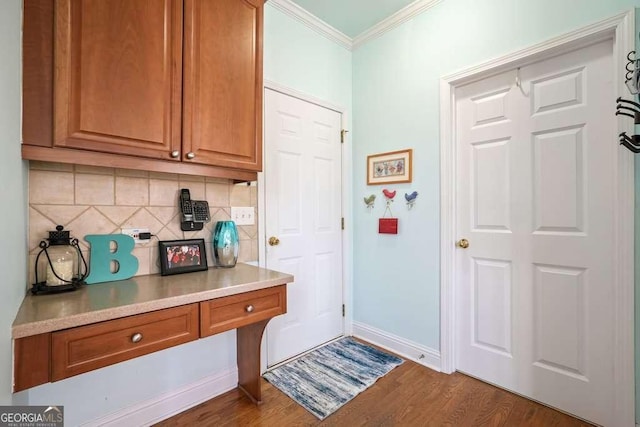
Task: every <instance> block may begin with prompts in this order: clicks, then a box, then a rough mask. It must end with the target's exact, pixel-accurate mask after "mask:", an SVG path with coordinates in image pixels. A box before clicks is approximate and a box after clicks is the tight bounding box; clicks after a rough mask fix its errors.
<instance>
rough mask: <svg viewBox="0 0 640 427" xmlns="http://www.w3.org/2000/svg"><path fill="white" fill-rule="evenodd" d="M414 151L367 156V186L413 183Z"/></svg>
mask: <svg viewBox="0 0 640 427" xmlns="http://www.w3.org/2000/svg"><path fill="white" fill-rule="evenodd" d="M412 156H413V150H412V149H407V150H400V151H391V152H389V153H380V154H372V155H370V156H367V185H378V184H398V183H402V182H411V179H412V173H413V170H412V167H413V166H412Z"/></svg>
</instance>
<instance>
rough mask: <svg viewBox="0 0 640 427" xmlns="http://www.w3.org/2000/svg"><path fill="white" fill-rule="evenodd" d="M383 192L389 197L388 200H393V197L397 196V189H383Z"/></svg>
mask: <svg viewBox="0 0 640 427" xmlns="http://www.w3.org/2000/svg"><path fill="white" fill-rule="evenodd" d="M382 194H384V197H386V198H387V201H388V202H389V201H391V202H392V201H393V198H394V197H396V190H393V191H389V190H387V189H384V190H382Z"/></svg>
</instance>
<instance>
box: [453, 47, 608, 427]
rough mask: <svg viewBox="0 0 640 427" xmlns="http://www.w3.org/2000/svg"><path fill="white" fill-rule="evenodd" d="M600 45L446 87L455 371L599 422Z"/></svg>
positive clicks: (604, 403) (602, 290)
mask: <svg viewBox="0 0 640 427" xmlns="http://www.w3.org/2000/svg"><path fill="white" fill-rule="evenodd" d="M612 49H613V44H612V42H611V41H606V42H601V43H598V44H595V45H592V46H589V47H585V48H582V49H579V50H576V51H574V52H571V53H567V54H564V55H561V56H557V57H554V58H551V59H547V60H544V61H540V62H538V63H535V64H532V65H529V66H526V67H523V68H522V69H521V70H520V78H521V81H522V85H521V88H519V87H517V86H516V85H515V77H516V70H513V71H510V72H506V73H503V74H499V75H496V76H494V77H491V78H487V79H485V80H482V81H479V82H475V83H472V84H469V85H466V86H463V87H460V88H459V89H457V90H456V99H457V101H456V117H457V125H456V134H457V141H456V144H457V145H456V146H457V153H458V154H457V173H458V188H457V196H456V197H457V201H456V203H457V212H458V214H457V215H458V217H457V225H456V227H457V230H458V238H466V239H468V240H469V247H468V248H467V249H462V248H458V251H457V258H456V264H457V274H458V280H457V283H456V301H457V303H456V304H457V330H456V334H457V335H456V336H457V346H456V347H457V351H456V358H457V361H456V363H457V365H456V366H457V368H458V369H459V370H460V371H463V372H466V373H468V374H470V375H473V376H475V377H478V378H481V379H483V380H485V381H488V382H491V383H494V384H497V385H499V386H501V387H505V388H507V389H510V390H513V391H515V392H517V393H519V394H523V395H525V396H528V397H530V398H532V399H534V400H538V401H540V402H543V403H545V404H548V405H550V406H553V407H556V408H559V409H561V410H563V411H566V412H569V413H571V414H575V415H577V416H579V417H581V418H584V419H587V420H590V421H593V422H595V423H598V424H602V425H609V424H610V423H611V422H612V420H613V401H612V396H613V378H614V376H613V355H612V352H611V348H612V347H613V345H614V342H613V336H612V334H611V330H612V327H613V319H614V315H615V313H614V311H613V299H612V295H613V289H612V283H613V274H614V273H613V249H614V248H613V247H612V242H613V233H614V226H615V224H614V219H613V194H614V188H613V183H614V169H613V164H614V156H615V155H616V152H617V150H618V144H617V142H616V138H615V119H614V117H615V116H614V115H613V113H612V111H613V110H612V105H613V100H614V99H615V96H614V90H613V85H612V76H613V57H612Z"/></svg>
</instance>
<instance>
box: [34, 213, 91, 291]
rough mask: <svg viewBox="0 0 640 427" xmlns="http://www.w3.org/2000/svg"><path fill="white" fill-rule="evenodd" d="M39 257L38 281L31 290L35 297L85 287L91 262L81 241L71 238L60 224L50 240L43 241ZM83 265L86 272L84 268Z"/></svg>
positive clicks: (50, 236)
mask: <svg viewBox="0 0 640 427" xmlns="http://www.w3.org/2000/svg"><path fill="white" fill-rule="evenodd" d="M39 246H40V252H39V253H38V256H37V257H36V265H35V273H36V277H35V278H36V282H35V283H34V284H33V285H32V287H31V293H33V294H46V293H56V292H65V291H73V290H76V289H78V288H79V287H80V286H82V285H84V284H85V282H84V279H85V277H86V276H87V262H86V261H85V259H84V256H83V255H82V251H81V250H80V246H79V245H78V239H74V238H72V237H70V236H69V231H66V230H64V227H63V226H61V225H58V226H57V227H56V230H55V231H49V238H48V239H46V240H43V241H41V242H40V245H39ZM81 266H82V271H81V269H80V267H81Z"/></svg>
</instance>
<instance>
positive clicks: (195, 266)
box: [158, 239, 209, 276]
mask: <svg viewBox="0 0 640 427" xmlns="http://www.w3.org/2000/svg"><path fill="white" fill-rule="evenodd" d="M158 246H159V249H160V251H159V253H160V274H161V275H162V276H168V275H170V274H181V273H191V272H193V271H203V270H206V269H207V268H209V267H208V265H207V251H206V249H205V245H204V239H191V240H164V241H160V242H159V243H158Z"/></svg>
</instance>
